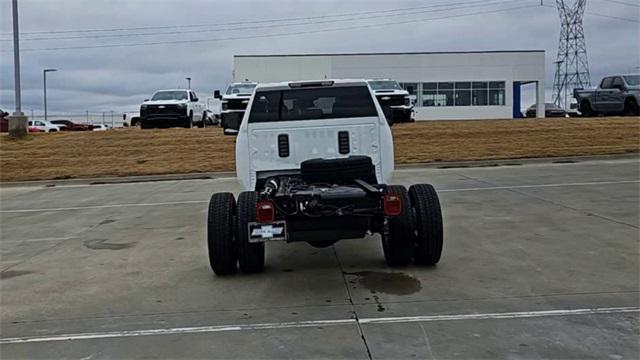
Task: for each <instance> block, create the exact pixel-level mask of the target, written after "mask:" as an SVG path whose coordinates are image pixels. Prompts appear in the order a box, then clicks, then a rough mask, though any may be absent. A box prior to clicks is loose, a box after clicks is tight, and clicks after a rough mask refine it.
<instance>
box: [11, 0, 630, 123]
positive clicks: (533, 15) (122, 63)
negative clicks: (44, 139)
mask: <svg viewBox="0 0 640 360" xmlns="http://www.w3.org/2000/svg"><path fill="white" fill-rule="evenodd" d="M472 1H473V0H451V1H444V0H423V1H401V0H396V1H388V0H384V1H383V0H349V1H347V0H271V1H266V0H260V1H258V0H233V1H213V0H211V1H205V0H180V1H178V0H90V1H88V0H19V1H18V2H19V11H20V27H21V32H22V33H23V34H22V39H23V40H22V41H21V49H22V50H23V51H22V52H21V59H22V103H23V110H24V111H25V112H27V113H28V114H29V112H30V111H31V109H34V110H36V111H37V112H39V111H41V109H42V107H43V105H42V99H43V96H42V69H43V68H46V67H51V68H57V69H59V71H58V72H57V73H50V74H49V75H48V81H47V83H48V101H49V111H50V112H54V113H55V112H57V113H61V112H73V113H83V112H84V111H85V110H89V111H91V112H102V111H110V110H114V111H116V112H123V111H135V110H136V109H137V107H138V104H139V103H140V102H141V101H142V100H143V99H145V98H148V97H149V96H150V95H151V93H152V92H153V91H154V90H155V89H161V88H172V87H185V86H186V80H184V78H185V77H186V76H191V77H192V78H193V81H192V87H193V88H194V90H196V92H198V93H199V94H200V96H201V97H205V96H207V95H211V93H212V92H213V90H214V89H221V88H224V86H225V85H226V84H227V83H228V82H229V81H230V80H231V78H232V66H233V55H234V54H286V53H332V52H343V53H344V52H401V51H471V50H521V49H522V50H530V49H542V50H545V51H546V61H547V69H546V70H547V71H546V73H547V76H546V87H547V88H548V89H549V90H548V91H547V92H548V95H547V96H548V97H550V96H551V91H550V88H551V86H552V83H553V61H554V60H555V56H556V49H557V42H558V35H559V31H560V25H559V19H558V15H557V12H556V10H555V9H554V8H551V7H540V6H535V5H539V3H540V0H511V1H508V0H504V1H499V0H486V1H484V2H483V3H481V4H478V3H477V1H478V0H475V1H476V3H475V4H471V5H473V7H470V5H469V3H471V2H472ZM567 1H568V2H572V0H567ZM460 3H464V4H463V5H454V4H460ZM622 3H627V4H629V5H624V4H622ZM0 4H1V6H0V32H1V33H2V35H0V51H2V52H1V53H0V56H1V58H0V59H1V63H0V108H2V109H4V110H6V111H13V109H14V91H13V88H14V82H13V54H12V52H11V50H12V46H13V44H12V42H11V41H3V40H10V39H11V24H12V23H11V0H0ZM442 4H447V6H449V8H443V7H440V8H425V6H431V5H442ZM545 4H549V5H553V4H555V1H552V0H545ZM527 5H531V6H532V7H530V8H524V9H517V10H510V11H504V12H496V13H485V14H481V15H472V16H464V17H451V16H455V15H460V14H469V13H476V12H487V11H492V10H494V9H508V8H514V7H522V6H527ZM634 5H635V6H634ZM639 6H640V1H639V0H619V1H618V2H616V1H608V0H589V1H588V5H587V12H588V14H586V15H585V21H584V29H585V35H586V41H587V48H588V56H589V65H590V70H591V76H592V82H593V83H594V84H595V83H596V82H597V81H599V79H600V78H601V77H602V76H604V75H606V74H611V73H628V72H639V71H640V68H639V66H640V49H639V46H640V45H639V44H640V23H638V22H632V21H623V20H618V19H613V18H606V17H601V16H596V15H594V14H602V15H608V16H612V17H621V18H626V19H634V20H636V21H638V20H640V7H639ZM451 7H459V9H458V10H450V8H451ZM405 8H419V9H415V11H403V12H388V13H374V12H375V11H384V10H389V9H405ZM436 10H446V11H436ZM362 12H367V14H361V13H362ZM354 13H356V14H355V15H354ZM589 13H591V14H589ZM345 14H352V15H349V16H346V17H345V16H344V15H345ZM398 14H403V15H401V16H394V15H398ZM330 15H343V16H342V17H328V18H320V19H303V20H295V19H300V18H308V17H317V16H330ZM446 16H449V18H445V19H435V20H433V19H434V18H438V17H446ZM358 17H360V18H362V17H366V19H359V20H358V19H355V18H358ZM428 18H430V19H432V20H427V19H428ZM271 19H292V20H290V23H291V24H298V25H290V26H281V25H283V23H281V22H264V21H265V20H271ZM335 20H341V21H337V22H335ZM330 21H334V22H330ZM221 23H224V24H227V25H220V24H221ZM229 23H235V24H229ZM391 23H393V25H389V24H391ZM206 24H210V25H209V26H197V27H196V26H194V25H206ZM371 24H380V26H374V27H371V26H370V27H366V28H360V29H350V30H343V31H331V32H316V33H307V34H299V33H302V32H310V31H316V30H329V29H333V28H340V27H354V26H359V25H371ZM383 24H386V25H383ZM273 25H279V26H277V27H271V28H269V27H267V26H273ZM153 26H181V27H174V28H164V29H138V30H128V31H95V32H91V31H84V32H59V31H66V30H95V29H122V28H134V27H138V28H146V27H153ZM238 27H240V28H242V29H237V28H238ZM234 29H235V30H234ZM35 32H41V33H35ZM176 32H182V33H176ZM296 32H298V34H295V35H288V36H279V37H269V38H254V39H239V40H214V41H209V40H211V39H223V38H229V37H250V36H255V35H265V34H278V33H296ZM28 33H31V34H28ZM141 33H145V34H149V33H151V34H152V35H146V36H131V34H141ZM158 33H165V34H158ZM167 33H169V34H167ZM105 35H109V36H111V35H120V36H119V37H102V38H76V39H58V40H31V41H28V40H27V39H28V38H35V39H43V38H50V37H83V36H84V37H86V36H105ZM125 35H126V36H125ZM192 40H206V41H203V42H184V41H192ZM166 41H173V42H175V43H172V44H162V45H146V46H142V45H137V46H128V47H113V48H97V49H67V50H51V51H28V49H42V48H66V47H82V46H96V45H111V44H136V43H149V42H166Z"/></svg>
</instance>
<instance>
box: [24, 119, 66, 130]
mask: <svg viewBox="0 0 640 360" xmlns="http://www.w3.org/2000/svg"><path fill="white" fill-rule="evenodd" d="M28 127H30V128H35V129H38V130H42V131H44V132H58V131H62V128H63V127H64V126H63V125H56V124H52V123H51V122H50V121H46V120H29V123H28Z"/></svg>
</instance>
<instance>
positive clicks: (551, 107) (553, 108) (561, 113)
mask: <svg viewBox="0 0 640 360" xmlns="http://www.w3.org/2000/svg"><path fill="white" fill-rule="evenodd" d="M536 105H537V104H533V105H531V106H529V108H528V109H527V111H526V115H527V117H536V107H537V106H536ZM544 116H545V117H567V116H568V113H567V110H565V109H563V108H561V107H560V106H558V105H556V104H554V103H544Z"/></svg>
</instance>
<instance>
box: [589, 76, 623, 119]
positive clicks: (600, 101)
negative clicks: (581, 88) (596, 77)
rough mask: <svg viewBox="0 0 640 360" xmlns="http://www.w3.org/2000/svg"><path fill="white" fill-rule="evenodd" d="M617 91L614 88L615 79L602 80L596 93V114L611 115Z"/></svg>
mask: <svg viewBox="0 0 640 360" xmlns="http://www.w3.org/2000/svg"><path fill="white" fill-rule="evenodd" d="M616 90H617V89H614V88H613V77H606V78H604V79H602V83H600V87H599V88H598V89H596V92H595V100H596V101H595V104H594V108H593V109H594V110H595V111H596V112H603V113H609V112H611V111H612V110H611V106H612V105H611V103H612V99H613V97H614V93H615V91H616Z"/></svg>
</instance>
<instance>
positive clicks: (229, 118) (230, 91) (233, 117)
mask: <svg viewBox="0 0 640 360" xmlns="http://www.w3.org/2000/svg"><path fill="white" fill-rule="evenodd" d="M257 85H258V84H257V83H255V82H240V83H233V84H230V85H229V86H228V87H227V90H226V91H225V92H224V94H220V91H218V90H216V91H215V92H214V97H215V98H218V99H220V100H221V109H220V125H221V126H222V128H223V130H224V133H225V134H227V135H233V134H236V133H237V131H238V129H239V128H240V122H241V121H242V118H243V116H244V112H245V110H246V109H247V105H248V104H249V99H250V98H251V94H253V90H254V89H255V88H256V86H257Z"/></svg>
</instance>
